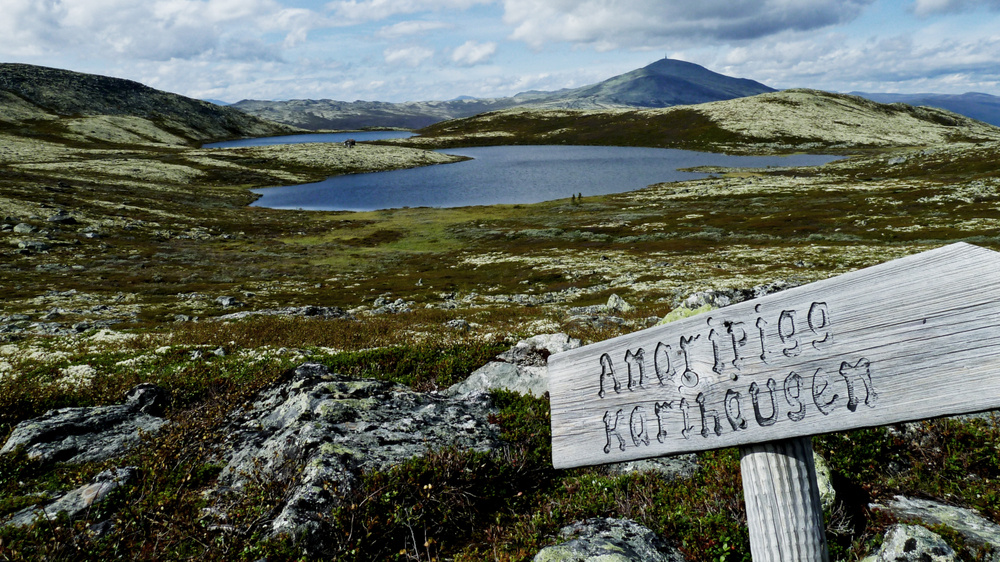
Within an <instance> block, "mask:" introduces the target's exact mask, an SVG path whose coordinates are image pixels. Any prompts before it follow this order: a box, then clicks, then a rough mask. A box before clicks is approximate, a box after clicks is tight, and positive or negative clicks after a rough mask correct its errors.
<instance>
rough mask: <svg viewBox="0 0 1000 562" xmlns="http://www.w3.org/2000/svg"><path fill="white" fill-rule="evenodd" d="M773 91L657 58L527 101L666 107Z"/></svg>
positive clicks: (565, 105) (556, 104) (557, 104)
mask: <svg viewBox="0 0 1000 562" xmlns="http://www.w3.org/2000/svg"><path fill="white" fill-rule="evenodd" d="M773 91H775V90H774V88H770V87H768V86H765V85H764V84H761V83H760V82H755V81H753V80H747V79H744V78H732V77H730V76H726V75H724V74H719V73H717V72H712V71H711V70H708V69H707V68H705V67H703V66H699V65H697V64H694V63H690V62H684V61H679V60H673V59H661V60H658V61H656V62H654V63H653V64H650V65H648V66H645V67H643V68H640V69H637V70H633V71H631V72H626V73H625V74H621V75H619V76H615V77H613V78H609V79H607V80H605V81H603V82H599V83H597V84H594V85H592V86H585V87H583V88H576V89H573V90H565V91H561V92H556V93H553V94H550V95H547V96H545V97H543V98H542V99H540V100H538V101H534V102H531V105H540V106H544V107H552V108H560V107H563V108H569V107H573V108H579V109H588V105H589V106H590V107H622V106H623V107H670V106H674V105H694V104H699V103H707V102H712V101H720V100H727V99H733V98H742V97H746V96H755V95H757V94H763V93H767V92H773Z"/></svg>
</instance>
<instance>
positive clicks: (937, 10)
mask: <svg viewBox="0 0 1000 562" xmlns="http://www.w3.org/2000/svg"><path fill="white" fill-rule="evenodd" d="M979 7H985V8H986V9H989V10H1000V0H914V2H913V6H912V7H911V9H912V10H913V13H915V14H916V15H918V16H921V17H926V16H931V15H935V14H954V13H958V12H964V11H968V10H974V9H976V8H979Z"/></svg>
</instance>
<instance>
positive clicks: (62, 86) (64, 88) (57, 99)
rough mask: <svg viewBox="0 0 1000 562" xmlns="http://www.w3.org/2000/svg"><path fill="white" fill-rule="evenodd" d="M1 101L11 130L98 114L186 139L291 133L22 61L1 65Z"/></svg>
mask: <svg viewBox="0 0 1000 562" xmlns="http://www.w3.org/2000/svg"><path fill="white" fill-rule="evenodd" d="M0 102H2V103H0V127H3V128H4V129H7V130H8V131H12V132H16V130H17V129H18V126H19V125H24V124H26V123H28V122H33V123H35V124H36V125H37V123H38V122H40V121H52V120H53V119H54V118H55V117H75V118H87V117H90V118H93V117H98V116H106V117H115V118H139V119H143V120H145V121H148V122H150V123H151V124H153V125H154V126H156V127H157V128H159V129H162V130H164V131H167V132H169V133H172V134H173V135H176V136H179V137H181V138H182V139H184V140H186V141H188V142H190V143H197V142H204V141H207V140H222V139H229V138H240V137H251V136H264V135H279V134H283V133H290V132H294V131H293V129H291V128H290V127H288V126H287V125H279V124H277V123H270V122H267V121H264V120H262V119H260V118H257V117H254V116H251V115H247V114H245V113H243V112H241V111H238V110H235V109H232V108H228V107H219V106H217V105H213V104H211V103H208V102H203V101H199V100H195V99H191V98H187V97H184V96H180V95H177V94H171V93H168V92H163V91H160V90H156V89H153V88H150V87H148V86H144V85H142V84H140V83H138V82H133V81H131V80H123V79H120V78H109V77H106V76H97V75H93V74H83V73H79V72H71V71H68V70H59V69H54V68H46V67H40V66H32V65H27V64H0ZM34 128H35V129H37V127H34ZM30 129H32V127H29V128H26V129H24V130H30ZM35 133H37V130H35V131H32V134H35Z"/></svg>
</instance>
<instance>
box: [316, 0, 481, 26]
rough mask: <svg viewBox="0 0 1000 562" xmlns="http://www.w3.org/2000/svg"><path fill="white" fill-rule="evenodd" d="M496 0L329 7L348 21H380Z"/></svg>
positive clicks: (383, 1) (355, 1)
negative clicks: (402, 15) (397, 16)
mask: <svg viewBox="0 0 1000 562" xmlns="http://www.w3.org/2000/svg"><path fill="white" fill-rule="evenodd" d="M493 2H494V0H337V1H335V2H330V3H329V4H327V5H326V7H327V9H328V10H330V11H331V12H333V13H334V14H335V15H336V16H337V17H339V18H343V19H344V20H346V21H347V22H355V23H356V22H366V21H379V20H384V19H386V18H390V17H392V16H396V15H399V14H413V13H417V12H438V11H452V10H458V11H462V10H467V9H469V8H471V7H473V6H475V5H477V4H491V3H493Z"/></svg>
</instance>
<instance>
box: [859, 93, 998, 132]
mask: <svg viewBox="0 0 1000 562" xmlns="http://www.w3.org/2000/svg"><path fill="white" fill-rule="evenodd" d="M851 94H853V95H856V96H861V97H863V98H868V99H870V100H872V101H877V102H879V103H905V104H908V105H926V106H928V107H938V108H941V109H947V110H948V111H953V112H955V113H958V114H961V115H965V116H966V117H972V118H973V119H978V120H980V121H983V122H984V123H989V124H991V125H997V126H1000V97H997V96H991V95H990V94H982V93H978V92H967V93H965V94H873V93H868V92H851Z"/></svg>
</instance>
